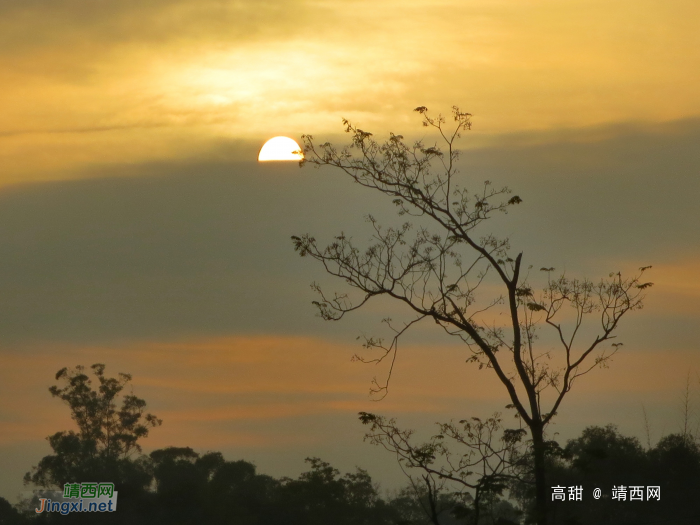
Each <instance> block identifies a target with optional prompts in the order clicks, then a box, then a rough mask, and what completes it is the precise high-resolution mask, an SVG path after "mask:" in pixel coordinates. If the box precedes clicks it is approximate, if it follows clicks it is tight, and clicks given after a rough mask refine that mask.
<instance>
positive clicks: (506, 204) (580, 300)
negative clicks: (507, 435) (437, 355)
mask: <svg viewBox="0 0 700 525" xmlns="http://www.w3.org/2000/svg"><path fill="white" fill-rule="evenodd" d="M415 111H417V112H418V113H420V114H421V115H422V117H423V126H425V127H428V128H432V129H434V130H435V131H436V132H437V134H438V135H439V138H440V140H441V141H442V142H443V143H444V146H443V148H444V150H443V148H441V147H439V146H438V145H437V144H435V145H433V146H426V145H425V144H424V143H423V142H421V141H418V142H415V143H414V144H413V145H408V144H407V143H406V142H404V140H403V136H401V135H395V134H393V133H391V134H390V136H389V139H388V140H387V141H386V142H384V143H379V142H377V141H376V140H374V139H373V138H372V134H371V133H368V132H366V131H363V130H361V129H359V128H357V127H355V126H353V125H352V124H350V123H349V122H348V121H347V120H343V122H344V125H345V131H346V132H347V133H349V134H350V135H351V136H352V142H351V144H350V145H349V146H346V147H342V148H337V147H336V146H334V145H332V144H330V143H328V142H326V143H324V144H321V145H316V144H315V143H314V139H313V137H312V136H310V135H305V136H303V137H302V139H303V143H304V160H303V161H302V162H301V164H302V165H303V164H304V163H311V164H313V165H315V166H316V167H320V166H332V167H334V168H337V169H339V170H341V171H342V172H343V173H345V174H346V175H347V176H349V177H350V179H351V180H352V181H354V182H356V183H358V184H360V185H362V186H364V187H366V188H368V189H372V190H376V191H379V192H380V193H382V194H384V195H386V196H387V197H389V198H391V200H392V202H393V204H394V205H395V206H396V208H397V210H398V214H399V215H400V216H408V217H413V218H414V221H417V225H416V226H415V227H414V225H413V224H412V223H410V222H405V223H404V224H402V225H401V226H398V227H389V228H384V227H382V226H381V225H380V224H379V223H378V222H377V220H376V219H375V218H374V217H373V216H371V215H370V216H368V221H369V223H370V224H371V227H372V229H373V236H372V240H371V242H370V244H369V246H368V247H366V248H364V249H360V248H359V247H358V246H357V245H356V244H355V243H354V242H353V240H352V239H351V238H349V237H347V236H345V235H343V234H341V235H339V236H337V237H335V239H334V241H333V242H332V243H331V244H329V245H327V246H325V247H321V246H319V244H318V243H317V241H316V239H315V238H314V237H312V236H311V235H308V234H306V235H302V236H294V237H292V240H293V242H294V248H295V250H296V251H297V252H299V254H300V255H301V256H309V257H311V258H313V259H316V260H317V261H319V262H320V263H322V264H323V266H324V268H325V270H326V272H327V273H329V274H330V275H333V276H336V277H338V278H340V279H341V280H342V281H344V282H345V283H346V284H347V285H349V287H350V288H351V289H354V290H356V292H359V294H358V296H357V297H351V295H350V294H349V293H346V292H342V293H334V294H330V295H329V294H326V293H325V292H324V291H323V290H322V289H321V287H320V286H319V285H318V284H314V285H312V286H313V288H314V290H315V291H316V292H318V294H319V295H320V299H319V300H318V301H315V302H314V303H315V304H316V306H317V307H318V309H319V312H320V315H321V316H322V317H323V318H324V319H327V320H333V321H335V320H339V319H341V318H342V317H343V316H344V315H345V314H346V313H348V312H351V311H353V310H356V309H358V308H361V307H362V306H363V305H365V304H366V303H367V302H368V301H369V300H370V299H373V298H374V297H379V296H383V297H390V298H392V299H394V300H395V301H396V302H397V303H400V304H402V305H404V306H405V307H407V309H408V311H409V312H412V314H413V315H414V317H413V318H412V319H411V320H410V321H407V322H405V323H404V324H403V325H402V326H393V325H392V323H391V321H390V319H387V320H386V322H387V324H389V326H390V327H391V328H392V329H393V330H394V337H393V338H392V340H391V342H389V343H386V344H385V343H384V341H383V340H382V339H380V338H366V339H365V342H364V346H365V348H366V349H368V350H377V351H379V352H380V353H379V356H378V357H376V358H374V359H373V358H371V357H364V356H363V357H362V358H361V359H362V360H364V361H375V362H376V361H381V360H383V359H386V358H389V360H390V361H391V366H390V369H389V372H388V374H387V382H386V383H384V384H380V383H377V384H376V385H375V391H377V392H379V393H382V394H386V389H387V387H388V380H389V378H390V377H391V372H392V370H393V364H394V362H395V359H396V356H397V350H398V341H399V338H400V337H401V336H402V335H403V334H404V333H405V332H406V331H407V330H408V329H409V328H410V327H411V326H413V325H415V324H416V323H418V322H420V321H421V320H424V319H429V320H431V321H433V322H434V323H436V324H437V325H438V326H440V327H441V328H442V329H443V330H444V331H445V332H446V333H447V334H448V335H450V336H452V337H457V338H459V339H460V340H461V341H462V342H463V343H464V344H465V345H466V347H467V348H468V351H469V359H468V360H469V361H471V362H475V363H478V365H479V367H480V368H485V369H490V370H493V373H495V374H496V375H497V376H498V379H499V380H500V382H501V383H502V384H503V386H504V388H505V389H506V392H507V394H508V397H509V399H510V404H509V408H512V409H514V410H516V411H517V414H518V415H519V417H520V418H521V419H522V421H523V422H524V423H525V425H526V426H527V427H528V429H529V431H530V434H531V438H532V449H533V454H534V477H535V480H536V502H537V507H536V514H537V515H536V521H537V523H538V524H539V525H545V523H546V520H547V517H546V508H547V493H546V481H545V453H546V442H545V427H546V426H547V424H548V423H549V422H550V421H551V420H552V418H553V417H554V415H555V414H556V413H557V411H558V410H559V409H560V406H561V403H562V401H563V400H564V397H565V396H566V394H567V393H568V392H569V391H570V390H571V387H572V385H573V383H574V382H575V381H576V380H577V379H578V378H579V377H581V376H582V375H584V374H586V373H588V372H589V371H591V370H592V369H593V368H595V367H598V366H605V365H606V364H607V363H608V361H609V360H610V358H611V356H612V355H613V354H614V353H615V352H616V351H617V349H618V347H619V345H620V344H621V343H612V340H613V339H614V337H615V335H614V332H615V331H616V329H617V328H618V326H619V322H620V319H621V318H622V316H623V315H625V314H626V313H627V312H629V311H632V310H636V309H639V308H641V307H642V299H643V291H644V290H645V289H646V288H647V287H649V286H651V283H646V282H642V280H641V277H642V274H643V273H644V272H645V271H646V270H647V269H648V268H649V267H644V268H640V271H639V272H638V273H637V274H635V275H634V276H632V277H627V278H624V277H623V276H622V274H621V273H619V272H617V273H611V274H610V275H609V277H608V278H607V279H602V280H600V281H598V282H593V281H590V280H588V279H576V278H569V277H567V276H565V275H561V276H558V277H553V271H554V268H542V271H544V272H545V274H546V276H547V278H546V284H544V287H543V290H542V291H541V292H539V293H536V292H535V291H533V288H532V287H531V285H530V284H529V274H530V271H529V270H530V269H531V268H532V267H531V266H530V267H527V268H524V267H523V261H522V259H523V254H522V252H520V253H518V254H514V256H511V254H510V252H511V249H510V245H509V241H508V239H507V238H500V237H497V236H495V235H493V234H492V233H491V232H484V231H483V223H484V222H485V221H486V220H487V219H489V218H490V217H492V216H493V215H494V214H496V213H506V212H507V211H508V210H509V209H510V208H511V207H512V206H515V205H517V204H519V203H520V202H522V201H521V199H520V197H519V196H512V197H510V198H508V195H509V194H510V193H511V191H510V190H509V189H508V188H507V187H503V188H495V187H493V186H492V185H491V183H490V182H489V181H486V182H485V183H484V184H483V186H482V187H481V188H480V189H479V190H477V191H470V189H469V188H468V187H466V186H463V185H461V184H460V183H459V181H458V180H457V177H456V175H457V173H458V170H457V159H458V157H459V152H458V151H457V149H455V142H456V140H457V139H458V138H460V136H461V134H462V132H464V131H467V130H469V129H471V120H470V117H471V115H470V114H469V113H465V112H462V111H460V110H459V108H457V107H454V108H453V111H452V116H453V119H454V122H455V125H454V127H453V128H451V129H449V130H448V129H447V126H446V119H445V118H444V117H442V116H440V115H439V116H438V117H437V118H433V117H430V116H429V114H428V110H427V108H425V107H419V108H416V110H415ZM434 165H435V166H437V167H438V169H437V170H435V169H434ZM431 227H432V228H436V230H432V231H431V229H430V228H431ZM485 283H488V285H489V286H488V287H486V288H488V289H487V290H486V293H487V294H488V296H487V297H485V298H484V297H480V298H479V299H478V300H477V293H478V292H481V291H482V290H483V288H485V286H484V284H485ZM495 287H496V288H495ZM480 288H482V290H480ZM497 288H500V291H497V292H495V293H494V292H493V290H494V289H497ZM564 307H567V308H566V309H565V308H564ZM565 311H568V314H569V315H566V314H565V313H564V312H565ZM591 318H592V319H596V320H597V321H596V324H597V327H598V328H597V331H596V332H595V335H594V336H593V335H590V340H589V341H588V342H587V343H585V344H579V342H578V338H577V336H579V335H581V334H582V333H584V332H587V331H588V330H590V328H586V329H584V328H583V325H584V320H585V319H586V320H587V319H591ZM541 328H548V329H549V330H551V333H552V335H553V337H552V338H551V340H550V341H548V342H547V344H545V345H536V344H535V343H536V341H537V339H538V337H539V333H538V331H539V330H540V329H541Z"/></svg>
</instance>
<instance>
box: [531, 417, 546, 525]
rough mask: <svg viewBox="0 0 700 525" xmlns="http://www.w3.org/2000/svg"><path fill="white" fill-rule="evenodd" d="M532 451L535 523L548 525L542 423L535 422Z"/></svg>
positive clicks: (533, 425)
mask: <svg viewBox="0 0 700 525" xmlns="http://www.w3.org/2000/svg"><path fill="white" fill-rule="evenodd" d="M530 432H531V433H532V450H533V453H534V455H535V523H537V525H547V486H546V480H545V463H544V459H545V458H544V456H545V444H544V428H543V426H542V423H541V422H533V424H532V425H531V426H530Z"/></svg>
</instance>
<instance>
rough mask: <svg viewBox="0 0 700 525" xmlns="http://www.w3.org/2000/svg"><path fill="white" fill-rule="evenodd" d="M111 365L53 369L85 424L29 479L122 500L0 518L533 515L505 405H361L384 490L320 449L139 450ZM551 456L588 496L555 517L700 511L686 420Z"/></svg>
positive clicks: (628, 524)
mask: <svg viewBox="0 0 700 525" xmlns="http://www.w3.org/2000/svg"><path fill="white" fill-rule="evenodd" d="M104 370H105V367H104V365H93V367H92V372H93V376H94V379H91V378H90V377H89V376H88V375H87V374H86V373H85V370H84V369H83V368H82V367H77V368H76V369H74V370H70V371H69V370H68V369H63V370H61V371H59V373H58V374H57V375H56V379H57V380H58V381H61V382H62V387H59V386H53V387H51V388H50V392H51V394H52V395H53V396H54V397H58V398H60V399H61V400H63V401H64V402H65V403H66V404H68V406H69V407H70V410H71V416H72V418H73V419H74V421H75V422H76V425H77V427H78V431H77V432H75V431H68V432H58V433H56V434H53V435H52V436H49V437H48V441H49V444H50V445H51V447H52V449H53V453H52V454H50V455H48V456H46V457H44V458H43V459H42V460H41V461H40V462H39V464H38V465H37V466H36V467H34V468H33V469H32V471H31V472H28V473H27V475H26V476H25V483H26V484H27V485H29V486H33V487H35V488H37V489H52V490H61V489H62V488H63V485H64V484H65V483H74V482H82V481H111V482H114V484H115V489H116V490H117V492H118V494H119V496H118V507H117V511H116V512H112V513H102V514H99V515H96V514H93V513H82V514H68V515H61V514H58V513H42V514H37V513H36V512H34V509H35V508H37V507H38V506H39V505H38V499H37V497H35V498H34V500H31V501H30V500H26V501H23V502H20V504H18V505H16V506H13V505H11V504H10V503H9V502H8V501H7V500H5V499H3V498H0V525H29V524H37V525H39V524H52V523H59V522H60V523H65V524H83V523H86V524H87V523H97V522H99V523H105V524H122V523H124V524H127V523H128V524H134V525H138V524H141V523H149V524H155V525H159V524H163V525H165V524H168V525H190V524H191V525H195V524H199V523H207V524H221V525H226V524H236V525H282V524H285V525H316V524H318V525H326V524H329V523H333V524H338V525H458V524H462V525H520V524H531V523H535V522H536V520H537V519H538V515H537V512H536V494H535V490H534V486H535V485H534V483H533V480H532V472H533V463H534V460H533V452H532V443H531V441H525V440H523V437H524V434H525V433H524V431H517V430H509V429H502V428H501V422H500V420H499V419H498V418H497V417H496V416H494V417H493V418H489V419H486V420H480V419H478V418H471V419H468V420H462V421H460V422H458V423H456V422H453V423H450V424H441V425H439V426H438V429H439V433H438V434H436V435H435V436H433V437H432V438H430V439H429V440H428V441H427V442H424V443H416V442H414V439H413V433H412V431H410V430H402V429H400V428H398V427H397V425H396V422H395V421H394V420H391V419H386V418H384V417H382V416H377V415H374V414H367V413H361V414H360V420H361V421H362V422H363V423H364V424H366V425H368V433H367V439H368V440H369V441H370V442H372V443H374V444H376V445H380V446H383V447H385V448H386V449H387V450H389V451H391V452H392V453H394V454H396V456H397V459H399V461H400V464H401V467H402V468H403V469H404V471H405V472H406V474H407V475H408V479H409V484H408V485H407V486H406V487H405V488H404V489H402V490H401V491H399V492H397V493H395V494H394V495H393V496H387V495H383V494H382V493H381V492H380V490H379V488H378V485H377V484H376V483H374V482H373V481H372V478H371V477H370V475H369V473H367V472H366V471H364V470H362V469H357V471H356V472H354V473H346V474H344V475H343V474H341V473H340V472H339V471H338V470H337V469H335V468H333V467H332V466H331V465H330V464H329V463H327V462H324V461H322V460H321V459H319V458H308V459H307V462H308V463H309V469H308V470H307V471H306V472H304V473H302V474H301V475H300V476H299V477H298V478H296V479H292V478H286V477H285V478H280V479H277V478H274V477H271V476H267V475H264V474H259V473H258V472H257V470H256V467H255V465H254V464H252V463H250V462H248V461H243V460H238V461H228V460H226V459H225V458H224V457H223V455H222V454H221V453H219V452H207V453H204V454H200V453H197V452H195V451H194V450H193V449H191V448H189V447H180V448H178V447H168V448H164V449H160V450H155V451H153V452H151V453H150V454H148V455H143V454H142V453H141V446H140V443H139V441H140V440H141V439H142V438H144V437H146V436H147V435H148V431H149V429H151V428H154V427H157V426H158V425H160V420H159V419H157V418H156V417H155V416H153V415H152V414H149V413H147V412H146V403H145V401H144V400H142V399H140V398H138V397H136V396H134V395H133V394H130V395H120V393H121V391H122V390H123V389H124V387H125V386H126V385H127V384H128V383H129V381H130V380H131V377H130V376H128V375H126V374H120V375H119V376H118V378H107V377H106V376H105V375H104ZM119 403H121V405H120V404H119ZM450 443H451V444H452V445H456V448H453V447H452V446H451V445H450ZM460 447H461V450H460ZM546 468H547V476H548V479H550V480H551V486H561V487H567V488H568V487H577V486H580V487H583V494H582V500H581V501H570V500H568V498H567V500H566V501H553V502H552V504H551V505H550V508H549V515H548V521H549V522H550V523H553V524H562V525H594V524H595V525H655V524H659V525H660V524H662V523H675V524H678V525H686V524H691V523H698V522H700V498H698V497H697V494H698V493H700V447H699V446H698V440H697V436H694V435H692V434H691V433H689V432H685V433H680V434H671V435H668V436H666V437H664V438H662V439H661V440H660V441H659V442H658V443H657V444H656V445H655V446H653V447H652V446H651V445H650V444H649V445H648V446H647V447H646V448H644V447H642V445H641V444H640V443H639V441H638V440H637V439H636V438H631V437H625V436H622V435H621V434H620V433H619V432H618V431H617V429H616V428H615V427H614V426H612V425H609V426H607V427H589V428H587V429H586V430H584V432H583V433H582V435H581V436H580V437H578V438H576V439H573V440H569V441H568V443H567V444H566V446H564V447H563V448H562V447H560V446H559V445H558V444H557V443H556V442H554V441H548V448H547V455H546ZM620 485H622V486H625V487H627V488H628V489H629V488H630V487H632V486H645V487H646V486H650V485H658V486H660V487H661V498H660V500H659V501H630V500H629V499H628V500H627V501H616V500H613V499H612V498H611V497H610V496H611V491H612V488H613V487H615V486H620ZM594 488H600V489H601V490H602V492H603V496H602V497H601V498H600V499H594V498H593V489H594ZM567 495H568V494H567Z"/></svg>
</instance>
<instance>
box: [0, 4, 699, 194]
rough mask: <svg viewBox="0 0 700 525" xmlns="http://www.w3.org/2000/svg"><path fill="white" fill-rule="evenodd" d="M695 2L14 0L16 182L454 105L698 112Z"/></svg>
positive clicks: (592, 116)
mask: <svg viewBox="0 0 700 525" xmlns="http://www.w3.org/2000/svg"><path fill="white" fill-rule="evenodd" d="M699 16H700V7H698V5H697V2H693V1H672V2H662V1H644V0H642V1H640V0H634V1H632V0H628V1H617V2H609V1H603V0H601V1H590V0H587V1H567V2H560V1H556V0H549V1H522V0H512V1H491V0H489V1H483V0H480V1H473V0H466V1H465V0H458V1H438V2H434V1H431V2H426V1H410V0H400V1H392V0H386V1H380V2H377V1H363V0H360V1H352V0H351V1H342V2H341V1H293V0H289V1H284V0H282V1H267V2H265V1H262V2H258V1H256V2H252V1H229V2H227V1H222V0H216V1H208V0H197V1H194V0H176V1H172V0H168V1H154V2H138V1H135V0H128V1H119V2H93V1H91V0H71V1H66V0H56V1H52V2H41V1H37V0H30V1H26V2H2V4H0V35H1V36H0V39H1V41H2V50H1V51H0V72H1V73H0V75H1V76H0V115H2V121H0V122H1V128H2V129H1V130H0V165H2V173H1V174H0V177H2V178H1V179H0V181H1V182H2V183H8V182H18V181H26V180H45V179H55V178H58V177H66V176H70V175H68V174H66V171H71V170H74V169H75V168H76V167H81V166H84V165H86V164H92V163H109V162H143V161H149V160H160V159H168V158H173V157H183V156H187V155H192V154H195V153H197V152H199V153H202V154H206V152H207V151H208V150H210V149H211V148H212V147H214V146H215V145H216V144H217V143H218V141H236V140H251V141H254V142H255V143H256V144H257V143H258V142H260V141H261V140H264V138H266V137H268V136H269V135H270V134H276V133H279V134H282V133H285V134H290V135H293V136H295V138H296V137H297V136H298V135H300V134H301V133H311V132H313V133H316V134H319V133H329V132H337V131H338V129H339V121H340V117H341V116H343V117H347V118H350V119H352V120H354V121H357V122H360V123H362V125H364V126H366V127H367V128H368V129H373V130H377V131H387V130H389V129H394V128H397V127H398V126H405V125H406V123H407V122H410V118H411V115H410V110H411V109H412V108H413V107H416V106H418V105H426V106H428V107H429V108H435V109H436V110H442V111H445V112H446V111H448V110H449V108H450V107H451V106H452V105H454V104H457V105H459V106H461V107H462V108H463V109H465V110H468V111H470V112H471V113H473V114H474V115H475V119H474V121H475V130H478V133H479V134H483V135H487V136H489V135H500V134H507V133H516V132H521V131H525V130H557V129H562V128H564V129H569V128H581V127H589V126H596V125H602V124H610V123H620V122H634V123H644V124H647V125H653V124H654V123H657V122H665V121H671V120H677V119H684V118H691V117H697V116H698V115H699V114H700V102H699V100H698V96H697V90H696V86H697V85H698V83H699V82H700V51H699V50H700V36H699V34H698V31H697V24H696V21H697V20H698V18H699Z"/></svg>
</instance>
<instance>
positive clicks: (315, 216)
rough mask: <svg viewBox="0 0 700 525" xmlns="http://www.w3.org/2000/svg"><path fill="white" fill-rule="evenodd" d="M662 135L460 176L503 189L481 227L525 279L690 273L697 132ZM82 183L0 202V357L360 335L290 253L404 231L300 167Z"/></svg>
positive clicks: (544, 150) (492, 153) (471, 159)
mask: <svg viewBox="0 0 700 525" xmlns="http://www.w3.org/2000/svg"><path fill="white" fill-rule="evenodd" d="M656 131H659V132H658V133H655V132H654V130H650V131H641V130H640V131H635V132H627V133H625V134H623V135H620V136H613V137H609V138H607V139H605V140H597V141H587V142H586V141H579V142H576V141H573V140H569V141H566V142H565V141H562V142H559V143H555V144H549V145H538V146H511V147H504V148H490V149H483V150H476V151H470V152H467V153H465V155H464V159H463V160H464V162H463V174H464V177H465V181H467V182H468V183H476V182H477V181H481V180H483V179H485V178H488V179H490V180H492V181H493V182H494V184H501V183H508V184H509V185H511V186H512V187H513V188H514V189H515V190H516V193H517V194H519V195H520V196H521V197H522V198H523V199H524V202H523V204H522V205H521V206H520V207H519V208H518V209H516V210H514V211H513V212H512V213H511V214H509V215H508V216H505V217H500V218H498V219H495V220H494V221H493V223H492V226H491V228H493V230H494V232H495V233H504V234H511V237H512V243H513V246H514V248H516V249H521V248H522V249H524V251H525V257H526V262H527V263H530V264H533V265H535V267H536V268H539V267H540V266H542V265H553V266H556V267H558V268H561V269H564V268H566V269H567V270H570V271H574V272H576V271H578V270H582V271H584V272H587V273H588V272H593V273H592V274H591V273H588V274H589V275H590V276H592V277H597V276H602V275H605V274H607V272H608V271H611V270H615V269H617V266H615V267H612V266H613V265H619V264H620V261H623V262H624V261H632V264H635V265H636V264H637V262H638V265H639V266H641V265H643V264H659V263H663V262H668V261H674V260H679V259H683V258H688V257H690V256H691V255H692V254H694V253H697V239H698V238H699V234H700V231H698V230H699V226H698V224H700V220H699V219H700V216H699V215H700V212H699V211H698V210H699V208H698V206H697V203H696V202H695V200H696V198H697V195H699V194H700V191H699V190H700V178H699V177H698V166H700V153H699V152H698V149H697V147H696V145H697V144H698V141H699V140H700V123H698V122H685V123H683V124H682V125H677V126H676V127H675V128H673V129H671V127H669V128H666V129H660V130H656ZM662 131H663V132H662ZM584 138H585V137H584ZM94 174H95V175H98V174H99V175H100V176H101V178H93V179H88V180H79V181H64V182H52V183H45V184H33V185H25V186H16V187H12V188H6V189H5V190H3V191H2V192H1V193H0V246H2V251H3V256H2V257H1V258H0V297H2V300H1V301H0V334H2V336H1V337H2V342H3V343H12V342H15V343H17V342H21V341H30V340H47V341H67V342H83V343H84V342H111V341H118V340H131V339H163V338H166V339H167V338H179V337H185V336H200V335H204V336H206V335H223V334H232V333H296V334H302V333H315V334H321V333H325V334H330V333H333V334H335V335H340V332H338V330H343V334H346V335H347V334H349V333H352V334H354V335H357V333H360V332H361V331H363V330H370V329H371V326H367V325H366V324H365V322H366V321H367V320H368V319H370V318H372V317H371V315H370V313H367V314H363V317H360V318H357V317H355V318H354V321H353V322H350V321H344V322H342V323H339V324H328V323H325V324H324V323H322V322H321V321H320V320H319V319H317V318H315V317H314V315H313V314H314V311H313V308H312V307H311V306H310V304H309V302H310V301H311V300H312V299H313V298H314V297H313V295H312V293H311V291H310V290H309V288H308V285H309V283H310V282H311V281H313V280H315V279H319V278H322V277H323V274H322V272H321V269H320V268H319V267H318V266H316V265H314V264H313V262H312V261H310V260H303V259H300V258H299V257H298V256H297V255H296V254H294V252H293V250H292V246H291V242H290V239H289V237H290V236H291V235H294V234H300V233H305V232H310V233H312V234H314V235H316V236H317V237H318V238H319V240H320V241H323V240H329V239H330V237H331V235H333V234H335V233H339V232H340V231H341V230H344V231H346V232H355V233H356V234H359V235H358V237H359V238H364V237H365V236H368V235H369V232H368V230H367V229H366V225H365V224H363V219H362V217H363V216H364V215H365V214H366V213H369V212H372V213H374V214H376V215H378V216H379V217H380V218H381V219H382V220H383V221H391V220H399V219H393V215H392V214H393V213H394V212H393V206H392V205H391V204H390V203H389V202H388V201H387V200H385V199H381V198H380V196H378V195H372V194H370V193H368V192H367V190H363V189H362V188H360V187H358V186H357V185H352V184H350V183H349V182H348V181H346V180H342V178H341V177H340V176H339V174H335V173H334V174H329V173H325V172H323V171H317V170H313V169H311V168H306V169H303V170H299V168H298V167H296V165H284V166H273V165H259V164H254V163H248V164H245V163H239V164H233V163H231V162H224V161H222V162H208V163H207V162H196V163H194V162H190V163H179V164H177V163H172V164H167V163H162V164H144V165H136V166H122V167H111V168H100V169H99V170H98V169H97V168H96V169H95V170H94ZM105 175H106V176H105ZM377 210H380V212H379V213H376V212H377ZM381 210H384V212H382V211H381ZM360 232H362V233H360ZM484 233H487V230H484ZM380 317H381V315H379V314H378V318H380ZM372 319H373V318H372ZM691 321H692V320H687V322H691ZM681 324H683V323H681ZM372 326H374V325H372ZM343 337H345V335H343Z"/></svg>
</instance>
